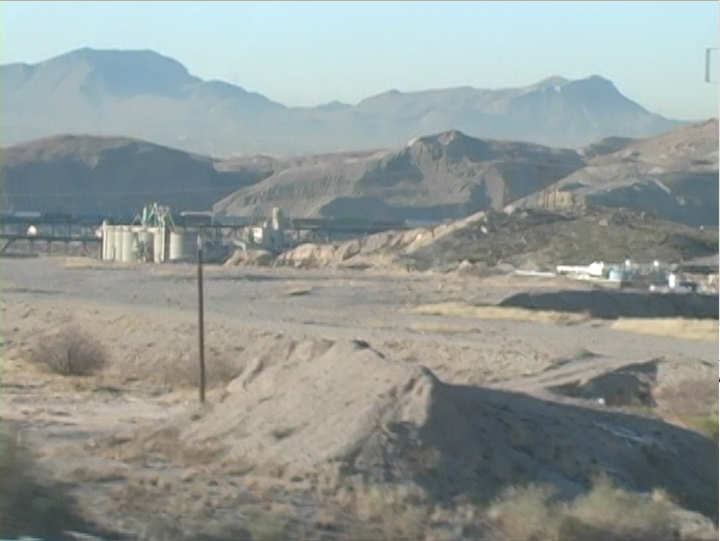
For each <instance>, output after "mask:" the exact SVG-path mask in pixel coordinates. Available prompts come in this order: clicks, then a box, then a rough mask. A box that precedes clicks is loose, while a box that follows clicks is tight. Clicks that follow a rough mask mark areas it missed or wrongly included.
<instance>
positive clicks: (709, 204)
mask: <svg viewBox="0 0 720 541" xmlns="http://www.w3.org/2000/svg"><path fill="white" fill-rule="evenodd" d="M0 175H2V177H3V179H4V185H3V187H2V192H0V202H2V203H4V206H5V209H13V210H39V211H58V210H60V211H67V212H100V213H118V212H128V211H137V210H139V209H140V207H142V206H143V205H145V204H148V203H152V202H155V201H157V202H159V203H163V204H168V205H170V206H171V207H172V208H173V209H174V210H177V211H180V210H207V209H210V208H214V210H215V211H217V212H221V213H226V214H230V215H262V216H268V215H269V214H270V209H271V208H272V207H275V206H278V207H280V208H282V209H283V210H284V211H285V213H286V214H288V215H290V216H295V217H353V218H356V217H370V218H373V219H382V220H402V219H414V220H438V219H453V218H459V217H463V216H467V215H469V214H473V213H475V212H477V211H480V210H486V209H502V208H506V207H508V206H514V207H537V206H546V207H553V206H582V205H596V206H605V207H625V208H631V209H636V210H641V211H646V212H648V213H650V214H651V215H652V216H654V217H657V218H665V219H670V220H673V221H677V222H682V223H685V224H688V225H695V226H697V225H717V224H718V197H719V195H720V194H719V191H718V186H719V185H720V178H719V176H718V121H717V120H714V119H713V120H710V121H707V122H704V123H701V124H696V125H689V126H683V127H680V128H677V129H675V130H673V131H670V132H667V133H664V134H661V135H658V136H655V137H651V138H646V139H639V140H638V139H630V138H618V137H613V138H608V139H603V140H600V141H598V142H596V143H593V144H591V145H587V146H584V147H581V148H578V149H574V150H571V149H565V150H563V149H553V148H550V147H546V146H542V145H537V144H531V143H521V142H508V141H493V140H480V139H476V138H474V137H470V136H468V135H466V134H464V133H462V132H459V131H457V130H450V131H445V132H441V133H439V134H436V135H430V136H424V137H419V138H414V139H412V140H410V141H408V142H406V143H405V144H403V145H399V146H396V147H395V148H391V149H389V150H380V151H359V152H345V153H335V154H319V155H313V156H296V157H293V158H287V159H286V158H277V157H270V156H265V155H256V156H249V157H242V158H233V159H225V160H220V159H214V158H208V157H204V156H200V155H197V154H190V153H187V152H184V151H180V150H174V149H170V148H167V147H164V146H159V145H155V144H151V143H147V142H143V141H137V140H131V139H122V138H105V137H90V136H83V137H78V136H58V137H52V138H47V139H42V140H38V141H34V142H31V143H25V144H21V145H16V146H13V147H10V148H8V149H5V150H4V151H3V158H2V170H1V171H0Z"/></svg>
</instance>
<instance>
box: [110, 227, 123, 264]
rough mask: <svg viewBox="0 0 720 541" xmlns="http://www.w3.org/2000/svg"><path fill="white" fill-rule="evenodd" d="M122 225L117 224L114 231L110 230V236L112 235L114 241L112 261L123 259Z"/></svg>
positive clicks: (111, 252)
mask: <svg viewBox="0 0 720 541" xmlns="http://www.w3.org/2000/svg"><path fill="white" fill-rule="evenodd" d="M121 229H122V228H121V226H119V225H115V226H113V227H112V231H111V232H110V236H111V237H112V243H111V244H110V246H111V251H110V257H109V259H110V260H111V261H120V260H121V254H120V252H121V250H122V230H121Z"/></svg>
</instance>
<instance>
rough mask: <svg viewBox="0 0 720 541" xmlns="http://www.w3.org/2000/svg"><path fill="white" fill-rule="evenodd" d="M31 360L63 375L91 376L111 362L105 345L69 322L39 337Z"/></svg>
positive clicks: (30, 350)
mask: <svg viewBox="0 0 720 541" xmlns="http://www.w3.org/2000/svg"><path fill="white" fill-rule="evenodd" d="M28 355H29V360H30V361H31V362H33V363H34V364H38V365H41V366H45V367H47V368H49V369H50V370H51V371H52V372H54V373H56V374H60V375H63V376H89V375H92V374H95V373H97V372H99V371H101V370H102V369H103V368H105V366H106V365H107V364H108V360H109V358H108V353H107V350H106V349H105V347H104V346H103V345H102V344H101V343H100V342H99V341H98V340H97V339H96V338H95V337H94V336H92V335H91V334H90V333H88V332H87V331H85V330H83V329H82V328H80V327H78V326H76V325H66V326H64V327H61V328H59V329H56V330H54V331H52V332H49V333H46V334H44V335H42V336H40V337H38V339H37V341H36V342H35V344H34V345H33V346H32V347H31V348H30V349H29V351H28Z"/></svg>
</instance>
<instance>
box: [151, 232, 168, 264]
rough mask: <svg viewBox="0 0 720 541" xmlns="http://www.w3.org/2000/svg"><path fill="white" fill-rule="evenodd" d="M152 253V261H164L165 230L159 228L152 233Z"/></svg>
mask: <svg viewBox="0 0 720 541" xmlns="http://www.w3.org/2000/svg"><path fill="white" fill-rule="evenodd" d="M152 238H153V241H152V244H153V246H152V251H153V261H154V262H155V263H162V262H163V261H165V228H162V227H161V228H159V229H157V230H156V231H155V232H154V233H153V236H152Z"/></svg>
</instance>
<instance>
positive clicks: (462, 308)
mask: <svg viewBox="0 0 720 541" xmlns="http://www.w3.org/2000/svg"><path fill="white" fill-rule="evenodd" d="M410 312H411V313H413V314H419V315H427V316H451V317H463V318H474V319H495V320H507V321H531V322H534V323H553V324H560V325H570V324H573V323H582V322H584V321H587V320H588V319H589V316H588V315H587V314H575V313H569V312H552V311H546V310H528V309H526V308H509V307H503V306H476V305H471V304H466V303H462V302H444V303H438V304H424V305H420V306H416V307H414V308H411V309H410Z"/></svg>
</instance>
